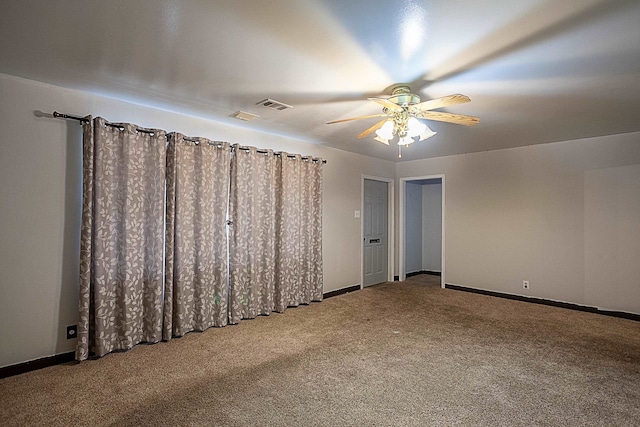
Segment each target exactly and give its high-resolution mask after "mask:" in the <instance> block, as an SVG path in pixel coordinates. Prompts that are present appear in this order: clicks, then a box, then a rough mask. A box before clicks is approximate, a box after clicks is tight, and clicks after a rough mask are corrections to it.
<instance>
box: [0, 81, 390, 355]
mask: <svg viewBox="0 0 640 427" xmlns="http://www.w3.org/2000/svg"><path fill="white" fill-rule="evenodd" d="M0 93H1V94H2V102H1V103H0V129H1V132H0V201H1V203H0V233H1V235H0V272H1V274H0V324H1V325H3V327H2V328H0V342H1V343H2V345H1V346H0V367H2V366H7V365H12V364H15V363H20V362H24V361H27V360H32V359H37V358H40V357H45V356H50V355H53V354H59V353H63V352H67V351H71V350H73V349H74V345H75V344H74V342H73V341H68V340H66V336H65V335H66V326H67V325H71V324H75V323H77V292H78V279H77V271H78V261H77V260H78V250H79V249H78V248H79V243H78V240H79V228H80V202H81V200H80V199H81V154H80V137H81V134H80V127H79V125H78V123H77V122H75V121H64V120H57V119H51V118H38V117H36V116H35V115H34V111H35V110H41V111H44V112H47V113H51V112H53V111H54V110H58V111H61V112H65V113H69V114H75V115H84V114H88V113H92V114H94V115H100V116H103V117H105V118H107V119H108V120H112V121H127V122H133V123H136V124H138V125H140V126H144V127H158V128H162V129H165V130H168V131H179V132H182V133H184V134H186V135H190V136H203V137H207V138H211V139H215V140H226V141H229V142H231V143H240V144H244V145H253V146H256V147H261V148H273V149H275V150H285V151H288V152H291V153H300V154H307V155H313V156H320V157H323V158H324V159H326V160H327V164H326V165H325V172H324V189H323V196H324V201H323V226H324V228H323V245H324V246H323V254H324V290H325V292H327V291H331V290H335V289H340V288H344V287H347V286H352V285H354V284H359V283H360V280H361V279H360V273H361V269H360V219H355V218H354V215H353V212H354V211H355V210H357V209H360V188H361V177H362V175H363V174H365V175H375V176H381V177H387V178H393V177H394V175H395V164H394V163H392V162H388V161H383V160H378V159H373V158H369V157H366V156H361V155H357V154H353V153H347V152H343V151H340V150H335V149H330V148H326V147H322V146H318V145H313V144H309V143H306V142H302V141H297V140H292V139H287V138H284V137H282V136H277V135H270V134H266V133H259V132H256V131H253V130H248V129H244V128H241V127H235V126H229V125H224V124H220V123H216V122H213V121H210V120H205V119H201V118H197V117H191V116H185V115H180V114H176V113H172V112H167V111H161V110H158V109H154V108H150V107H144V106H139V105H134V104H130V103H126V102H122V101H118V100H114V99H110V98H106V97H103V96H98V95H92V94H89V93H85V92H80V91H75V90H68V89H63V88H60V87H55V86H51V85H46V84H42V83H38V82H34V81H30V80H24V79H19V78H15V77H11V76H6V75H0Z"/></svg>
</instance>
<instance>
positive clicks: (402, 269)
mask: <svg viewBox="0 0 640 427" xmlns="http://www.w3.org/2000/svg"><path fill="white" fill-rule="evenodd" d="M423 179H440V180H441V182H442V224H441V227H442V248H441V251H442V255H441V259H440V270H441V272H440V287H442V288H444V284H445V279H444V272H445V251H444V249H445V238H444V237H445V232H444V231H445V227H444V224H445V217H444V212H445V209H444V208H445V179H444V174H437V175H424V176H412V177H405V178H400V191H399V212H398V218H399V221H398V226H399V227H398V228H399V230H398V234H399V236H398V270H399V271H398V279H399V280H400V281H401V282H402V281H404V280H406V278H407V272H406V259H405V247H404V245H405V220H406V218H405V215H406V213H405V209H406V206H405V204H406V201H405V198H406V192H407V182H408V181H421V180H423Z"/></svg>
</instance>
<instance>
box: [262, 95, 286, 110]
mask: <svg viewBox="0 0 640 427" xmlns="http://www.w3.org/2000/svg"><path fill="white" fill-rule="evenodd" d="M256 105H262V106H263V107H267V108H271V109H272V110H278V111H282V110H286V109H288V108H293V107H292V106H291V105H287V104H285V103H284V102H280V101H274V100H273V99H269V98H267V99H263V100H262V101H260V102H258V103H257V104H256Z"/></svg>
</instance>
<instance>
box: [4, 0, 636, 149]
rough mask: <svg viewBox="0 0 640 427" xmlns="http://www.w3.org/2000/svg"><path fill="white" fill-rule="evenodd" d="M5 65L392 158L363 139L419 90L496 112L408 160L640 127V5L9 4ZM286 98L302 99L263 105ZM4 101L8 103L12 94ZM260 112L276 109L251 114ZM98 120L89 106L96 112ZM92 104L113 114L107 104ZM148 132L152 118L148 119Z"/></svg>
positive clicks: (244, 0)
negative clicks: (385, 102) (404, 91)
mask: <svg viewBox="0 0 640 427" xmlns="http://www.w3.org/2000/svg"><path fill="white" fill-rule="evenodd" d="M0 10H1V13H0V72H2V73H6V74H12V75H17V76H21V77H25V78H29V79H34V80H39V81H43V82H48V83H53V84H56V85H60V86H64V87H70V88H77V89H82V90H86V91H90V92H95V93H100V94H106V95H108V96H111V97H116V98H121V99H124V100H128V101H132V102H139V103H143V104H145V105H153V106H157V107H159V108H163V109H168V110H171V111H176V112H180V113H187V114H192V115H197V116H201V117H206V118H211V119H214V120H219V121H224V122H232V123H234V124H236V125H241V126H246V127H250V128H255V129H259V130H261V131H267V132H273V133H277V134H283V135H289V136H292V137H295V138H299V139H303V140H306V141H309V142H312V143H316V144H323V145H327V146H331V147H335V148H339V149H343V150H348V151H353V152H358V153H362V154H366V155H370V156H375V157H379V158H383V159H388V160H398V159H397V149H396V148H395V147H393V146H391V147H388V146H384V145H382V144H380V143H378V142H376V141H374V140H373V139H372V137H368V138H364V139H356V138H355V135H357V134H358V133H360V132H361V131H362V130H364V129H366V128H368V127H369V126H371V125H373V124H374V123H375V121H376V119H369V120H361V121H354V122H349V123H343V124H334V125H326V124H325V123H326V122H327V121H331V120H336V119H341V118H347V117H353V116H359V115H363V114H376V113H379V112H380V110H381V109H380V106H379V105H377V104H375V103H373V102H370V101H367V100H366V97H368V96H376V95H383V94H385V93H386V94H389V93H388V88H389V87H390V86H391V85H393V84H395V83H409V84H410V85H411V87H412V89H413V90H414V92H416V93H418V94H419V95H420V96H421V97H422V99H423V100H427V99H431V98H436V97H440V96H444V95H449V94H453V93H462V94H465V95H467V96H469V97H470V98H471V103H469V104H464V105H457V106H452V107H450V108H448V109H446V110H445V111H450V112H455V113H460V114H468V115H474V116H478V117H480V120H481V122H480V124H479V125H477V126H475V127H464V126H460V125H453V124H447V123H439V122H429V123H428V124H429V126H430V127H431V128H433V129H434V130H436V131H437V132H438V134H437V135H436V136H435V137H433V138H431V139H429V140H426V141H423V142H419V143H416V144H413V145H411V146H410V147H409V148H406V149H403V157H402V160H403V161H405V160H414V159H419V158H426V157H434V156H443V155H450V154H457V153H466V152H476V151H485V150H492V149H499V148H505V147H514V146H522V145H530V144H539V143H546V142H553V141H562V140H570V139H577V138H584V137H591V136H601V135H610V134H617V133H625V132H633V131H640V25H639V23H640V2H638V1H637V0H549V1H544V0H518V1H517V2H516V1H510V0H509V1H507V0H504V1H498V0H483V1H477V0H458V1H456V0H423V1H420V0H404V1H401V0H384V1H373V0H350V1H344V0H271V1H266V0H253V1H249V0H217V1H211V0H190V1H179V0H136V1H130V0H109V1H106V0H39V1H38V0H3V1H2V5H1V6H0ZM264 98H272V99H276V100H278V101H281V102H284V103H286V104H289V105H292V106H294V108H293V109H290V110H286V111H272V110H268V109H266V108H264V107H260V106H257V105H255V104H256V103H257V102H258V101H260V100H262V99H264ZM0 102H1V101H0ZM237 110H244V111H247V112H251V113H254V114H258V115H260V116H261V117H260V118H258V119H256V120H254V121H251V122H247V123H245V122H239V121H237V120H235V119H232V118H230V117H229V116H230V115H231V114H232V113H234V112H235V111H237ZM82 113H85V112H82ZM86 113H94V114H99V113H100V112H99V111H92V112H86ZM142 125H144V124H142Z"/></svg>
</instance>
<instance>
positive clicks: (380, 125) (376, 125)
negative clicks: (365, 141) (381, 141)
mask: <svg viewBox="0 0 640 427" xmlns="http://www.w3.org/2000/svg"><path fill="white" fill-rule="evenodd" d="M386 122H387V119H384V120H380V121H379V122H378V123H376V124H375V125H373V126H371V127H370V128H369V129H367V130H365V131H364V132H361V133H359V134H358V135H357V136H356V138H364V137H365V136H367V135H369V134H370V133H371V132H374V131H376V130H378V129H380V128H381V127H382V125H384V124H385V123H386Z"/></svg>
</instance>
